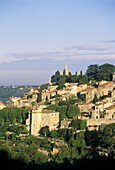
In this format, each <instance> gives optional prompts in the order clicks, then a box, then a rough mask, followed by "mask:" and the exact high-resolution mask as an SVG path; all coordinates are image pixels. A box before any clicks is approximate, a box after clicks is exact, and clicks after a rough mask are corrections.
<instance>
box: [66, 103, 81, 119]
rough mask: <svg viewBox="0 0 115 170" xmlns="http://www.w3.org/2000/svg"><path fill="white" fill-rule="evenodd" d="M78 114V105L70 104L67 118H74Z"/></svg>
mask: <svg viewBox="0 0 115 170" xmlns="http://www.w3.org/2000/svg"><path fill="white" fill-rule="evenodd" d="M79 114H80V109H79V108H78V106H75V105H70V106H69V108H68V111H67V117H68V118H76V117H78V115H79Z"/></svg>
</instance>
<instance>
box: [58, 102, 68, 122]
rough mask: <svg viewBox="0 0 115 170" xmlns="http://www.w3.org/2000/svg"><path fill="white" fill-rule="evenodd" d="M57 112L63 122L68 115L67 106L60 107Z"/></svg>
mask: <svg viewBox="0 0 115 170" xmlns="http://www.w3.org/2000/svg"><path fill="white" fill-rule="evenodd" d="M57 112H60V113H59V120H60V121H61V120H63V119H64V118H66V113H67V106H65V105H63V106H58V108H57Z"/></svg>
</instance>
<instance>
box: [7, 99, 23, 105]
mask: <svg viewBox="0 0 115 170" xmlns="http://www.w3.org/2000/svg"><path fill="white" fill-rule="evenodd" d="M20 99H21V97H10V98H9V100H8V101H7V102H6V106H7V107H18V106H19V101H20Z"/></svg>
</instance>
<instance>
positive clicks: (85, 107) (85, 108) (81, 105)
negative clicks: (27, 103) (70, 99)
mask: <svg viewBox="0 0 115 170" xmlns="http://www.w3.org/2000/svg"><path fill="white" fill-rule="evenodd" d="M76 105H77V106H78V107H79V109H80V112H81V113H83V112H89V109H91V108H92V107H93V106H95V105H94V104H93V103H84V102H80V103H77V104H76Z"/></svg>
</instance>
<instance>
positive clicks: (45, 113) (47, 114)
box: [26, 105, 59, 136]
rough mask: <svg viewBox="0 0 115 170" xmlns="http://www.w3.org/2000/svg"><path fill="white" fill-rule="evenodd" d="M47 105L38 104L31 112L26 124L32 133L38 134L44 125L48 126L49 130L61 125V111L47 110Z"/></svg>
mask: <svg viewBox="0 0 115 170" xmlns="http://www.w3.org/2000/svg"><path fill="white" fill-rule="evenodd" d="M45 107H46V106H45V105H38V106H36V107H34V108H33V110H32V113H30V114H29V118H28V119H27V121H26V124H27V125H28V130H30V132H31V135H35V136H38V135H39V131H40V129H41V128H42V127H45V126H48V127H49V130H54V129H56V128H57V126H58V125H59V112H55V111H53V110H47V109H46V108H45Z"/></svg>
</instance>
